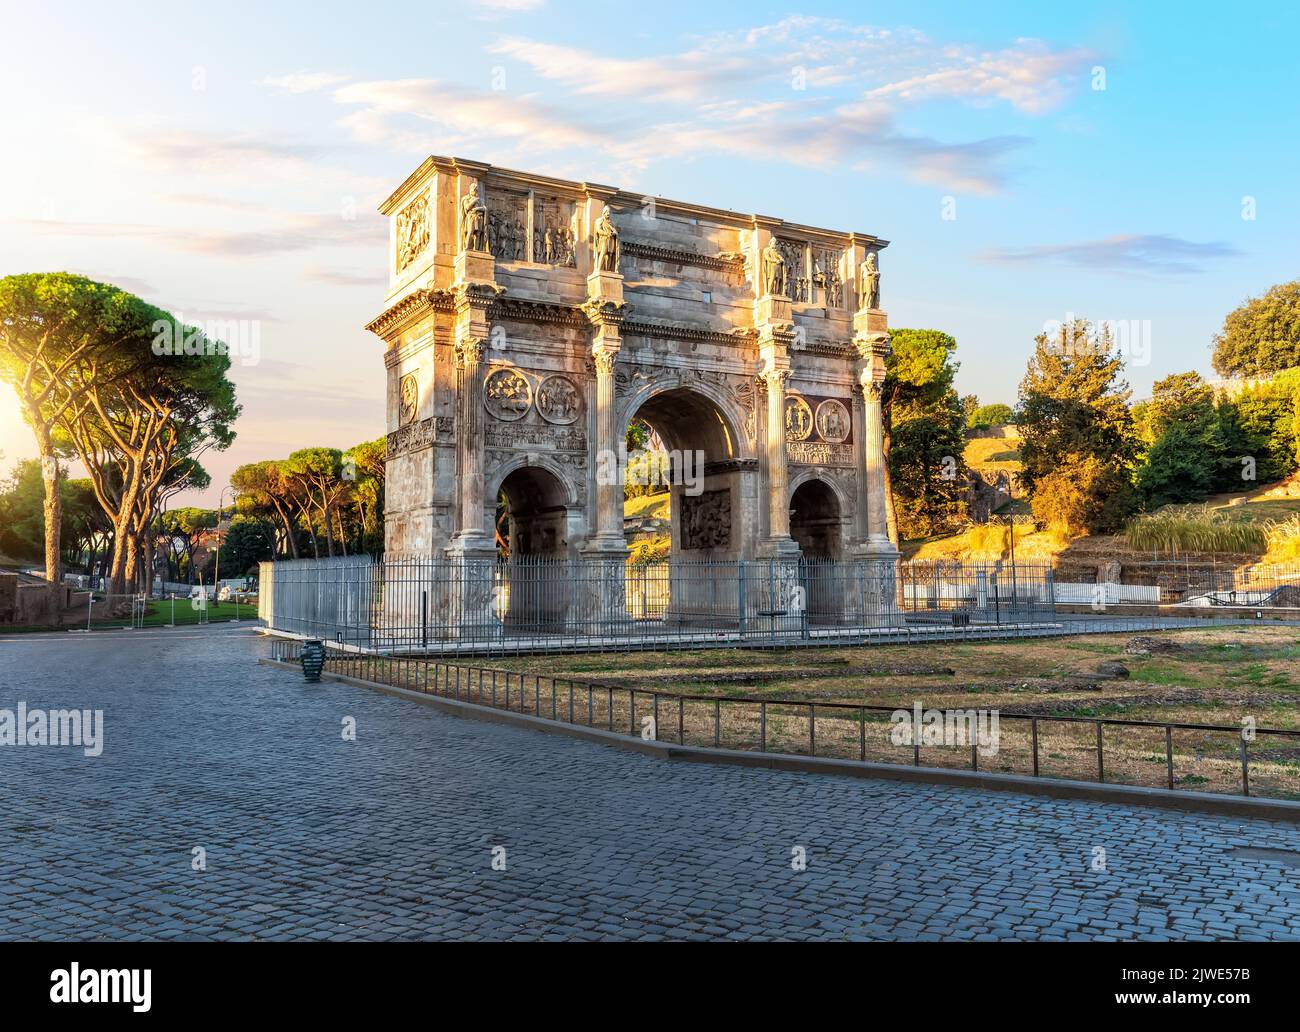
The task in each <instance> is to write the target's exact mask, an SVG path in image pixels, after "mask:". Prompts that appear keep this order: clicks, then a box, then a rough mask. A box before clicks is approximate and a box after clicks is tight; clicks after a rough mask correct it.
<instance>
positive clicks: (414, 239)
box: [397, 190, 429, 272]
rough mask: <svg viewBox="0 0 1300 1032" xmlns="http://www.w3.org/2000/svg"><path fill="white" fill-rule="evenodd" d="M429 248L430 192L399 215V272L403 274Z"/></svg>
mask: <svg viewBox="0 0 1300 1032" xmlns="http://www.w3.org/2000/svg"><path fill="white" fill-rule="evenodd" d="M428 246H429V191H428V190H425V191H424V193H422V194H420V196H419V197H417V198H415V200H413V201H412V202H411V203H410V204H408V205H407V206H406V207H405V208H403V209H402V210H401V211H399V212H398V213H397V271H398V272H401V271H402V270H403V269H405V268H406V267H407V266H408V265H410V264H411V262H413V261H415V259H416V258H418V257H419V256H420V254H421V253H423V251H424V249H425V248H426V247H428Z"/></svg>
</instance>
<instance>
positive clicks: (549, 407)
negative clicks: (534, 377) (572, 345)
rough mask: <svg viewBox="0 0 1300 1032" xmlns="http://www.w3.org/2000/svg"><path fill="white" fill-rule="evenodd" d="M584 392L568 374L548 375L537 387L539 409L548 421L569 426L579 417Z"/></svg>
mask: <svg viewBox="0 0 1300 1032" xmlns="http://www.w3.org/2000/svg"><path fill="white" fill-rule="evenodd" d="M581 407H582V392H581V391H580V390H579V389H578V385H577V384H576V383H574V382H573V381H572V380H570V379H569V378H568V377H567V376H560V375H558V374H556V375H554V376H548V377H547V378H546V379H544V380H543V381H542V382H541V383H540V384H539V385H538V387H537V411H538V412H539V413H541V416H542V418H543V419H544V420H546V421H547V422H548V423H556V424H558V425H560V426H567V425H568V424H570V423H572V422H574V421H576V420H577V418H578V412H579V410H580V409H581Z"/></svg>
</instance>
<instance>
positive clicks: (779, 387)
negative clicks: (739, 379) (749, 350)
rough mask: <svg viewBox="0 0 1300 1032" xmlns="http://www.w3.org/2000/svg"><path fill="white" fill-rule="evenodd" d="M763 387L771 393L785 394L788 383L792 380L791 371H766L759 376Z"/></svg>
mask: <svg viewBox="0 0 1300 1032" xmlns="http://www.w3.org/2000/svg"><path fill="white" fill-rule="evenodd" d="M758 378H759V379H760V380H761V381H762V382H763V386H764V387H765V388H767V389H768V390H769V391H776V392H777V393H778V394H781V393H784V391H785V385H786V382H787V381H788V380H789V379H790V370H789V369H765V370H763V372H761V373H759V374H758Z"/></svg>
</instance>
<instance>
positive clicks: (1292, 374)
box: [1218, 369, 1300, 491]
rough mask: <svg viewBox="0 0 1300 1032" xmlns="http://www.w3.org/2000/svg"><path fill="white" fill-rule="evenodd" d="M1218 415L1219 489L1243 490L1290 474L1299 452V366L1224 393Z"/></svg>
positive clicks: (1293, 469)
mask: <svg viewBox="0 0 1300 1032" xmlns="http://www.w3.org/2000/svg"><path fill="white" fill-rule="evenodd" d="M1218 417H1219V428H1220V433H1221V435H1222V439H1223V462H1222V466H1221V469H1222V478H1223V479H1222V480H1221V481H1220V483H1219V485H1218V486H1219V488H1220V490H1235V491H1240V490H1243V489H1244V488H1249V487H1251V486H1253V485H1254V483H1268V482H1269V481H1273V480H1281V479H1283V478H1284V477H1287V476H1290V474H1292V473H1293V472H1295V470H1296V466H1297V457H1298V456H1300V369H1295V370H1290V371H1288V372H1284V373H1279V374H1277V375H1276V376H1274V377H1273V378H1272V379H1271V380H1268V381H1266V382H1264V383H1259V384H1252V385H1250V386H1248V387H1246V388H1245V389H1243V390H1241V391H1240V392H1238V393H1237V394H1236V395H1235V396H1232V397H1224V398H1222V399H1221V400H1220V402H1219V405H1218Z"/></svg>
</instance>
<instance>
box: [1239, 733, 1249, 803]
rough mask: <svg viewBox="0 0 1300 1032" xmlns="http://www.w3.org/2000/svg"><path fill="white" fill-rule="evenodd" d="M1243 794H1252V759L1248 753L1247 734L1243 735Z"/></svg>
mask: <svg viewBox="0 0 1300 1032" xmlns="http://www.w3.org/2000/svg"><path fill="white" fill-rule="evenodd" d="M1240 737H1241V794H1242V795H1245V796H1248V795H1250V760H1249V759H1248V758H1247V755H1246V736H1245V734H1244V733H1243V734H1242V735H1241V736H1240Z"/></svg>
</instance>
